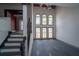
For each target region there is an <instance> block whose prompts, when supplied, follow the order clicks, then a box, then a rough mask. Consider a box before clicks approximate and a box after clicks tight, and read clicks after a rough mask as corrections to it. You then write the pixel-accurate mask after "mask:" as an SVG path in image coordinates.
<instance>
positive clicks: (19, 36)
mask: <svg viewBox="0 0 79 59" xmlns="http://www.w3.org/2000/svg"><path fill="white" fill-rule="evenodd" d="M10 37H23V35H10Z"/></svg>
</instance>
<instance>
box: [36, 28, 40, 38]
mask: <svg viewBox="0 0 79 59" xmlns="http://www.w3.org/2000/svg"><path fill="white" fill-rule="evenodd" d="M36 38H40V28H36Z"/></svg>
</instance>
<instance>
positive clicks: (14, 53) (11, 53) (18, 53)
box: [0, 52, 21, 56]
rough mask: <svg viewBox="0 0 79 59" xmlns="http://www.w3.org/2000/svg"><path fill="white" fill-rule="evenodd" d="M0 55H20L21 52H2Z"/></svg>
mask: <svg viewBox="0 0 79 59" xmlns="http://www.w3.org/2000/svg"><path fill="white" fill-rule="evenodd" d="M0 56H21V52H4V53H1V54H0Z"/></svg>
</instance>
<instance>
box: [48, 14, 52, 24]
mask: <svg viewBox="0 0 79 59" xmlns="http://www.w3.org/2000/svg"><path fill="white" fill-rule="evenodd" d="M52 24H53V17H52V15H49V16H48V25H52Z"/></svg>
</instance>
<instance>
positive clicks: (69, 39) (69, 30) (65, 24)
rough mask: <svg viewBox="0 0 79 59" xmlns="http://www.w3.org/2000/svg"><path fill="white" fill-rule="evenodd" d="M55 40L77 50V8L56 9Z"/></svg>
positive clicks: (78, 29) (78, 21)
mask: <svg viewBox="0 0 79 59" xmlns="http://www.w3.org/2000/svg"><path fill="white" fill-rule="evenodd" d="M56 27H57V30H56V31H57V32H56V38H57V39H58V40H61V41H64V42H66V43H68V44H71V45H73V46H76V47H78V48H79V7H57V9H56Z"/></svg>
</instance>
